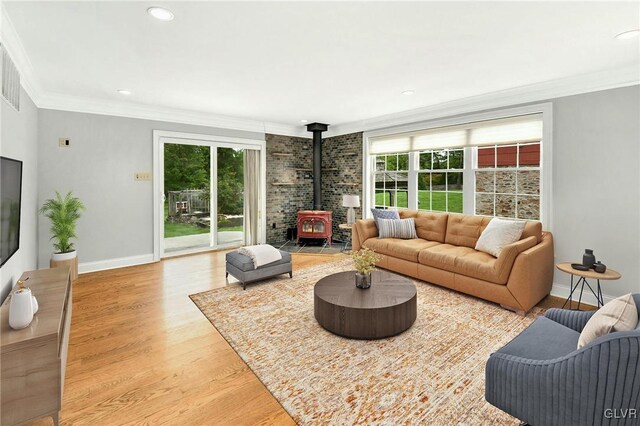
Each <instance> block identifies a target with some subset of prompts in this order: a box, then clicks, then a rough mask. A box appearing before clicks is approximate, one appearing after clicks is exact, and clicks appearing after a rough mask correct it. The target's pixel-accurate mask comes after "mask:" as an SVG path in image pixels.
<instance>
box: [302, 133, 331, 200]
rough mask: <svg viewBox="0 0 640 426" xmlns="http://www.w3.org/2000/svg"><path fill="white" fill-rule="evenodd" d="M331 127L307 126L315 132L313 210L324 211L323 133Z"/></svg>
mask: <svg viewBox="0 0 640 426" xmlns="http://www.w3.org/2000/svg"><path fill="white" fill-rule="evenodd" d="M328 128H329V125H327V124H322V123H311V124H307V131H309V132H313V209H314V210H322V132H324V131H326V130H327V129H328Z"/></svg>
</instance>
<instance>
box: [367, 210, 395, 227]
mask: <svg viewBox="0 0 640 426" xmlns="http://www.w3.org/2000/svg"><path fill="white" fill-rule="evenodd" d="M371 214H372V215H373V219H374V220H375V221H376V225H377V224H378V219H400V215H399V214H398V210H385V209H371Z"/></svg>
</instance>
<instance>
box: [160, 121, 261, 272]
mask: <svg viewBox="0 0 640 426" xmlns="http://www.w3.org/2000/svg"><path fill="white" fill-rule="evenodd" d="M165 143H177V144H183V145H209V146H211V147H217V148H234V149H252V150H257V151H259V152H260V180H261V182H260V191H261V197H260V198H261V199H260V207H259V212H258V228H259V229H258V242H259V243H261V244H262V243H264V242H265V241H266V234H267V219H266V214H265V212H266V211H267V201H266V198H267V197H266V194H267V186H266V185H267V183H266V182H267V172H266V164H267V143H266V141H265V140H262V139H246V138H240V137H228V136H217V135H208V134H200V133H186V132H174V131H168V130H153V205H154V208H153V260H154V261H159V260H160V259H161V257H162V255H163V253H164V248H163V247H162V246H161V244H163V241H164V214H163V211H164V210H163V209H164V200H163V198H162V197H163V195H164V194H163V191H162V189H161V188H163V184H162V183H161V180H162V179H163V178H164V172H163V170H162V167H163V166H162V165H163V164H164V149H163V146H164V144H165ZM211 164H212V169H211V175H212V176H215V175H217V169H216V168H215V167H217V159H216V160H215V161H212V163H211ZM216 202H217V200H216V199H215V197H212V206H211V211H212V212H215V211H216V210H217V206H216V205H215V203H216ZM214 232H217V229H215V230H214ZM220 248H221V247H207V248H204V249H194V250H192V251H190V252H189V251H180V252H179V253H177V254H175V255H176V256H180V255H183V254H189V253H197V252H201V251H212V250H217V249H220ZM164 257H171V255H165V256H164Z"/></svg>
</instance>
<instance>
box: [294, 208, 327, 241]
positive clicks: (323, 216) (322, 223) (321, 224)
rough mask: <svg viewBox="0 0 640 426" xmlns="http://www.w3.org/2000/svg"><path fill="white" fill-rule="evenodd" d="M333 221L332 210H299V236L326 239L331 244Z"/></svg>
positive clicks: (298, 239)
mask: <svg viewBox="0 0 640 426" xmlns="http://www.w3.org/2000/svg"><path fill="white" fill-rule="evenodd" d="M332 228H333V223H332V221H331V212H330V211H326V210H301V211H299V212H298V237H297V243H298V244H300V238H320V239H326V240H327V243H328V244H329V245H331V234H332V231H331V230H332Z"/></svg>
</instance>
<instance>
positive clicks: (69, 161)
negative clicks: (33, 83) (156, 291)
mask: <svg viewBox="0 0 640 426" xmlns="http://www.w3.org/2000/svg"><path fill="white" fill-rule="evenodd" d="M39 123H40V124H39V135H38V158H39V164H40V170H39V174H38V184H39V194H40V195H39V202H40V203H42V202H43V201H44V200H45V199H46V198H49V197H51V196H52V195H53V193H54V191H55V190H58V191H60V192H66V191H73V193H74V194H75V195H76V196H77V197H79V198H80V199H82V201H83V202H84V203H85V205H86V207H87V210H86V212H85V213H84V215H83V217H82V218H81V219H80V221H79V223H78V241H77V243H76V248H77V249H78V257H79V262H80V263H86V262H96V261H104V260H110V259H117V258H123V257H131V256H141V255H148V254H151V253H153V188H152V186H153V185H152V182H151V181H139V182H136V181H135V180H134V173H135V172H138V171H149V172H151V171H152V169H153V158H152V155H153V139H152V133H153V130H170V131H178V132H192V133H202V134H210V135H218V136H232V137H244V138H254V139H264V134H260V133H252V132H241V131H234V130H224V129H216V128H209V127H199V126H189V125H181V124H174V123H164V122H158V121H150V120H139V119H133V118H122V117H112V116H106V115H97V114H85V113H75V112H65V111H56V110H46V109H43V110H40V118H39ZM60 137H65V138H69V139H70V140H71V147H70V148H60V147H59V146H58V138H60ZM47 228H48V224H47V223H46V221H45V220H44V219H43V218H40V223H39V236H40V244H39V256H38V259H39V264H40V266H41V267H44V266H46V265H47V264H48V261H49V257H50V255H51V252H52V250H53V248H52V247H51V245H50V244H49V237H50V236H49V232H48V229H47Z"/></svg>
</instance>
